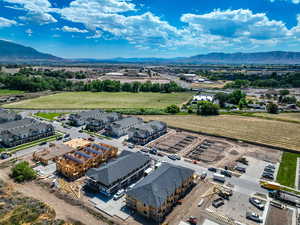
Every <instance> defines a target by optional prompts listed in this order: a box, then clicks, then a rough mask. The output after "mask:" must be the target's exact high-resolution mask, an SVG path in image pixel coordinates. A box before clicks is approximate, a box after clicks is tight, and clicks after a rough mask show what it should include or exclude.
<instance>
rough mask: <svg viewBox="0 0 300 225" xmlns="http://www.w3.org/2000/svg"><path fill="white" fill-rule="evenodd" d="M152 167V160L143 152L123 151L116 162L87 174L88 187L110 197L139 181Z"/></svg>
mask: <svg viewBox="0 0 300 225" xmlns="http://www.w3.org/2000/svg"><path fill="white" fill-rule="evenodd" d="M150 165H151V158H150V156H148V155H145V154H142V153H141V152H129V151H123V152H122V154H121V156H120V157H119V158H118V159H116V160H115V161H112V162H109V163H108V164H106V165H104V166H101V167H99V168H93V169H90V170H89V171H88V172H87V174H86V175H87V177H88V179H87V186H88V187H89V188H91V189H92V190H94V191H96V192H100V193H102V194H104V195H107V196H110V195H112V194H114V193H115V192H117V191H118V190H119V189H121V188H126V187H128V186H129V185H130V184H132V183H133V182H135V181H137V180H139V179H140V178H141V177H142V176H143V175H144V173H145V170H146V169H147V168H149V167H150Z"/></svg>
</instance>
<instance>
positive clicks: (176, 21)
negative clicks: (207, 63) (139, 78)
mask: <svg viewBox="0 0 300 225" xmlns="http://www.w3.org/2000/svg"><path fill="white" fill-rule="evenodd" d="M0 12H1V13H0V39H4V40H10V41H14V42H17V43H20V44H24V45H26V46H31V47H34V48H36V49H37V50H39V51H43V52H47V53H51V54H54V55H57V56H60V57H66V58H113V57H177V56H191V55H195V54H205V53H209V52H256V51H273V50H283V51H300V0H0Z"/></svg>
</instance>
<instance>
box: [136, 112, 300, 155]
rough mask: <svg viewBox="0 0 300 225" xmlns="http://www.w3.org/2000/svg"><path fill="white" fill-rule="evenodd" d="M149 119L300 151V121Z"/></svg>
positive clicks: (223, 117) (192, 117)
mask: <svg viewBox="0 0 300 225" xmlns="http://www.w3.org/2000/svg"><path fill="white" fill-rule="evenodd" d="M141 117H142V118H144V119H145V120H161V121H164V122H166V123H167V124H168V125H170V126H173V127H179V128H184V129H188V130H191V131H200V132H205V133H209V134H215V135H221V136H225V137H231V138H236V139H240V140H246V141H252V142H256V143H262V144H267V145H272V146H277V147H282V148H288V149H294V150H298V151H299V152H300V138H299V130H300V124H298V123H288V122H282V121H277V120H269V119H262V118H256V117H246V116H237V115H220V116H208V117H205V116H197V115H153V116H141Z"/></svg>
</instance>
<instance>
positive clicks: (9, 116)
mask: <svg viewBox="0 0 300 225" xmlns="http://www.w3.org/2000/svg"><path fill="white" fill-rule="evenodd" d="M21 118H22V117H21V116H20V115H18V114H17V113H15V112H13V111H9V110H5V109H0V123H2V122H6V121H11V120H19V119H21ZM1 126H2V125H1Z"/></svg>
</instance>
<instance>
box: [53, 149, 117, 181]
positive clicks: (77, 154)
mask: <svg viewBox="0 0 300 225" xmlns="http://www.w3.org/2000/svg"><path fill="white" fill-rule="evenodd" d="M117 153H118V148H116V147H113V146H111V145H107V144H104V143H90V144H89V145H87V146H84V147H82V148H79V149H77V150H75V151H74V152H71V153H67V154H65V155H63V156H62V157H61V158H59V159H58V160H57V161H56V167H57V171H58V172H60V173H61V174H62V175H64V176H65V177H67V178H70V179H77V178H79V177H82V176H83V175H85V173H86V172H87V171H88V170H89V169H90V168H93V167H97V166H99V165H100V164H101V163H103V162H106V161H107V160H109V159H111V158H113V157H116V156H117Z"/></svg>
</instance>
